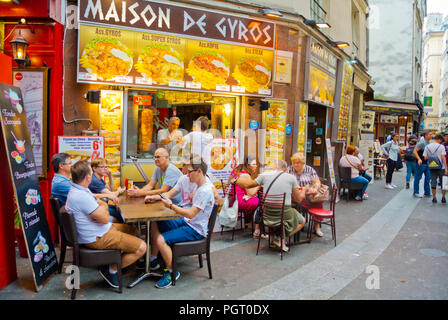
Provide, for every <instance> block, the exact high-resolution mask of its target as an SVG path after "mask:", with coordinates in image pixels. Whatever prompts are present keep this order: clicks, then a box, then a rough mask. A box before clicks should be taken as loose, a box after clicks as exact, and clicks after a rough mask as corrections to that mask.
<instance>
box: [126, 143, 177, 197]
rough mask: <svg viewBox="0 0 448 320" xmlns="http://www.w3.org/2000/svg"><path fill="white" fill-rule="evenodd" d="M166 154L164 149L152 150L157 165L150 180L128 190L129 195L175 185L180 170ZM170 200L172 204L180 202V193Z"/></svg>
mask: <svg viewBox="0 0 448 320" xmlns="http://www.w3.org/2000/svg"><path fill="white" fill-rule="evenodd" d="M168 156H169V154H168V151H167V150H166V149H164V148H159V149H157V150H156V152H154V162H155V164H156V166H157V167H156V169H155V170H154V173H153V175H152V178H151V181H149V183H148V184H147V185H146V186H144V187H143V188H141V189H139V188H138V187H136V186H134V187H133V189H132V190H129V191H128V195H129V196H131V197H143V196H149V195H155V194H159V193H165V192H168V191H170V189H171V188H173V187H174V186H175V185H176V183H177V180H179V178H180V177H181V176H182V172H181V171H180V170H179V169H178V168H177V167H176V166H175V165H173V164H171V163H170V160H169V158H168ZM157 184H158V185H159V188H156V185H157ZM171 200H172V201H173V203H174V204H180V203H181V201H182V195H181V194H177V195H176V196H174V197H173V198H172V199H171Z"/></svg>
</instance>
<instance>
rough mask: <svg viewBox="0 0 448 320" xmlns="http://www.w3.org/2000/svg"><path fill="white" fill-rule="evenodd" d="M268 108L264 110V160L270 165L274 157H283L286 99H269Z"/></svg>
mask: <svg viewBox="0 0 448 320" xmlns="http://www.w3.org/2000/svg"><path fill="white" fill-rule="evenodd" d="M268 101H269V109H268V110H267V112H266V156H265V162H266V164H267V165H269V166H272V161H273V160H275V159H283V158H284V153H285V149H284V145H285V128H286V108H287V105H288V101H287V100H273V99H269V100H268Z"/></svg>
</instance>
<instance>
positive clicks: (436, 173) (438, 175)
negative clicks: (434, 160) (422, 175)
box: [429, 169, 445, 189]
mask: <svg viewBox="0 0 448 320" xmlns="http://www.w3.org/2000/svg"><path fill="white" fill-rule="evenodd" d="M429 173H430V174H431V189H437V179H440V182H442V177H443V176H444V173H445V169H435V170H434V169H433V170H429Z"/></svg>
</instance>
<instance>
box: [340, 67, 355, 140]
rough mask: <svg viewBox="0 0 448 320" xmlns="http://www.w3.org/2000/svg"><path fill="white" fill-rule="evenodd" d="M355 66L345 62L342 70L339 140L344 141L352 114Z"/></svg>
mask: <svg viewBox="0 0 448 320" xmlns="http://www.w3.org/2000/svg"><path fill="white" fill-rule="evenodd" d="M352 79H353V67H352V66H351V65H350V64H348V63H346V62H344V66H343V71H342V86H341V101H340V104H339V122H338V132H337V140H338V141H340V142H344V141H346V139H347V132H348V118H349V114H350V105H351V96H352V94H351V93H352Z"/></svg>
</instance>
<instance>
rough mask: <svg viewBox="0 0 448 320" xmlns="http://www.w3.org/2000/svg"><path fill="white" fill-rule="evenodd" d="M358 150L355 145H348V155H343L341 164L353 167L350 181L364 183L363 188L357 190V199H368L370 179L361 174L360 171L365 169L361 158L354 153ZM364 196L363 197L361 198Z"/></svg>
mask: <svg viewBox="0 0 448 320" xmlns="http://www.w3.org/2000/svg"><path fill="white" fill-rule="evenodd" d="M355 151H356V147H355V146H352V145H350V146H347V150H346V155H345V156H342V158H341V160H339V166H341V167H346V168H351V169H352V175H351V179H350V182H351V183H356V184H362V185H363V188H362V190H361V191H357V195H356V197H355V199H356V200H362V199H364V200H366V199H367V197H366V196H365V192H366V190H367V187H368V186H369V180H367V179H366V178H364V177H362V176H360V175H359V171H360V170H361V171H362V170H365V168H363V166H362V164H361V160H359V158H358V157H355V156H354V155H353V154H354V153H355ZM361 197H362V198H361Z"/></svg>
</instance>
